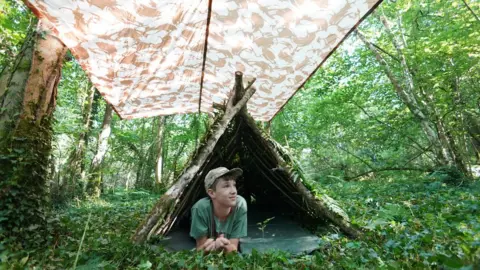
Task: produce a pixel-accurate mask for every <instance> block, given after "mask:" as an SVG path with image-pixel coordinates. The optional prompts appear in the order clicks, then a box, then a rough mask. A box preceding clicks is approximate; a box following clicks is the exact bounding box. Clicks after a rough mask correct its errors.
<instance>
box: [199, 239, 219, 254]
mask: <svg viewBox="0 0 480 270" xmlns="http://www.w3.org/2000/svg"><path fill="white" fill-rule="evenodd" d="M201 249H203V250H205V251H212V250H215V249H216V248H215V240H213V238H209V239H207V241H205V243H203V245H202V248H201Z"/></svg>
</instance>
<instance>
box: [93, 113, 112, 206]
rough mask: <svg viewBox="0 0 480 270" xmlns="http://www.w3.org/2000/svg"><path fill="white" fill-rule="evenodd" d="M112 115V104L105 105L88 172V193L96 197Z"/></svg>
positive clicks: (98, 190) (100, 183)
mask: <svg viewBox="0 0 480 270" xmlns="http://www.w3.org/2000/svg"><path fill="white" fill-rule="evenodd" d="M112 115H113V109H112V106H111V105H109V104H107V105H106V107H105V114H104V116H103V122H102V130H101V131H100V135H98V141H97V151H96V153H95V156H94V157H93V160H92V164H91V166H90V174H89V177H88V184H87V192H88V195H89V196H92V197H96V198H98V197H100V190H101V189H100V187H101V185H102V174H101V168H102V163H103V159H104V158H105V155H106V154H107V149H108V138H109V137H110V134H111V132H112V127H111V124H112Z"/></svg>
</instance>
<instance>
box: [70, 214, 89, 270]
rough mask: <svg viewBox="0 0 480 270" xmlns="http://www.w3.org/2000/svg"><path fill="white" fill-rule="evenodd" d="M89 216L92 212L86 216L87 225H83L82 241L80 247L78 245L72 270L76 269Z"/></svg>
mask: <svg viewBox="0 0 480 270" xmlns="http://www.w3.org/2000/svg"><path fill="white" fill-rule="evenodd" d="M91 216H92V212H90V213H89V214H88V219H87V223H85V229H83V235H82V240H80V245H78V251H77V256H76V257H75V262H74V263H73V270H75V269H76V268H77V261H78V256H80V250H81V249H82V245H83V239H85V233H86V232H87V228H88V222H90V217H91Z"/></svg>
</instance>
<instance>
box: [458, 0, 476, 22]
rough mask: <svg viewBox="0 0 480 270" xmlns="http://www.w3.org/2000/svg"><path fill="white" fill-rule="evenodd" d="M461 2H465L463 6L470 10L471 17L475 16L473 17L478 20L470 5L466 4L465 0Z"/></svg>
mask: <svg viewBox="0 0 480 270" xmlns="http://www.w3.org/2000/svg"><path fill="white" fill-rule="evenodd" d="M462 2H463V3H464V4H465V6H466V7H467V8H468V10H470V12H471V13H472V15H473V17H475V19H477V21H478V22H480V19H479V18H478V16H477V14H475V12H473V10H472V9H471V8H470V6H469V5H468V4H467V2H465V0H462Z"/></svg>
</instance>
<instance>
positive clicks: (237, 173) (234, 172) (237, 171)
mask: <svg viewBox="0 0 480 270" xmlns="http://www.w3.org/2000/svg"><path fill="white" fill-rule="evenodd" d="M242 174H243V170H242V169H240V168H233V169H231V170H229V171H228V172H226V173H224V174H222V175H220V176H219V177H217V178H220V177H223V176H233V177H234V178H235V179H238V177H240V176H242Z"/></svg>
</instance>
